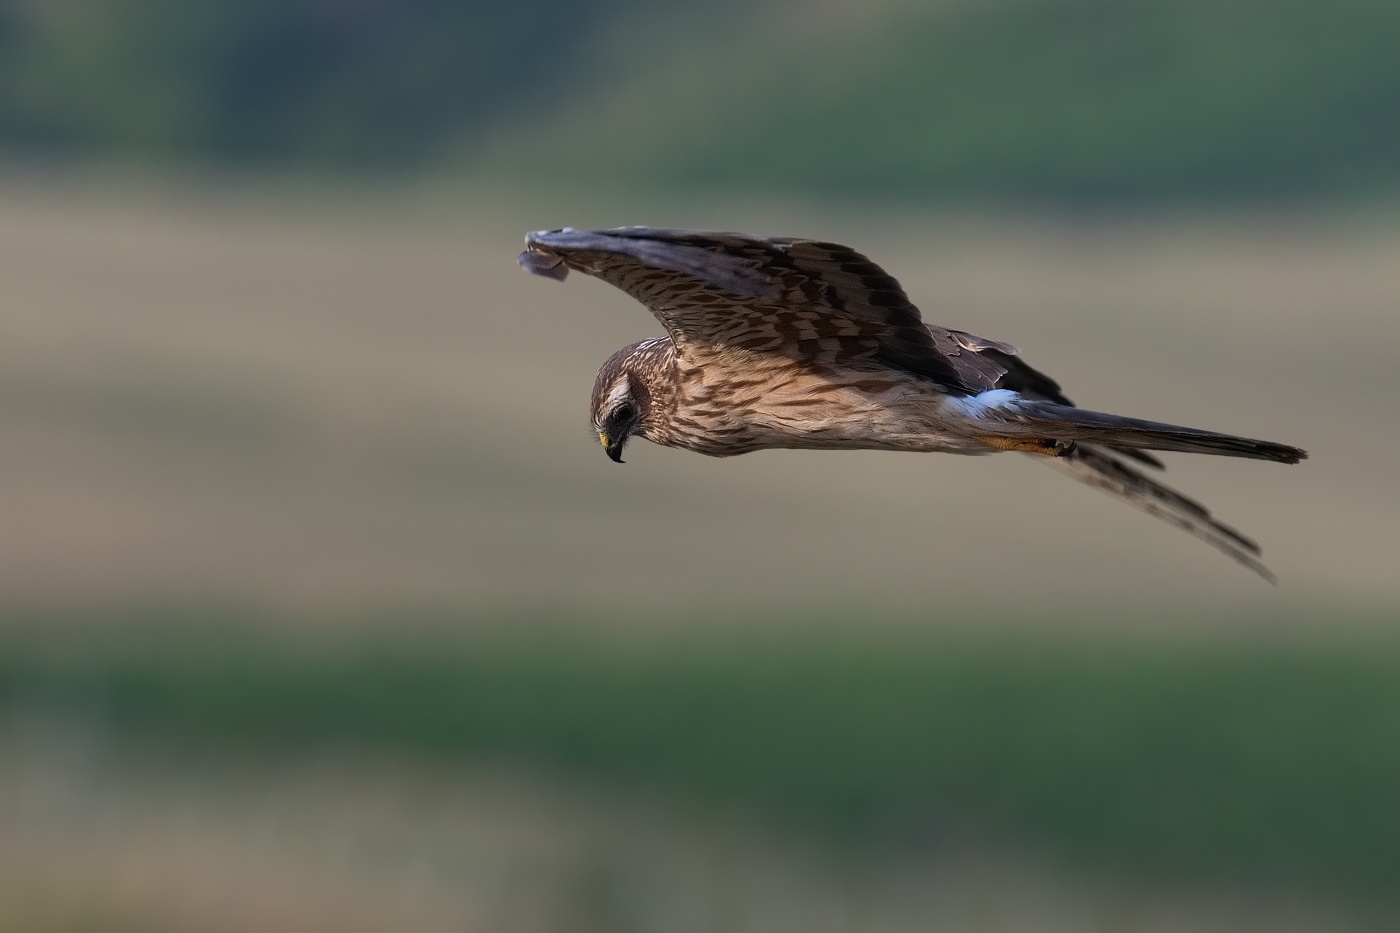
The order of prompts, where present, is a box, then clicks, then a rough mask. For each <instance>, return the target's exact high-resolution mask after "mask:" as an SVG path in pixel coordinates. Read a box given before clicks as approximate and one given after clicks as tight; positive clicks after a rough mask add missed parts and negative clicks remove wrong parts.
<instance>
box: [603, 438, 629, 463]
mask: <svg viewBox="0 0 1400 933" xmlns="http://www.w3.org/2000/svg"><path fill="white" fill-rule="evenodd" d="M598 441H599V442H600V443H601V444H602V445H603V450H605V451H607V453H608V456H609V457H611V458H612V462H613V463H621V462H622V445H623V444H624V443H626V442H627V435H626V434H623V435H622V436H621V437H609V436H608V435H606V434H599V435H598Z"/></svg>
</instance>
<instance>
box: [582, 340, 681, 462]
mask: <svg viewBox="0 0 1400 933" xmlns="http://www.w3.org/2000/svg"><path fill="white" fill-rule="evenodd" d="M657 342H658V341H647V340H644V341H642V342H641V343H635V344H632V345H631V346H629V347H623V348H622V349H621V350H618V351H617V352H616V353H614V354H613V355H612V356H610V357H609V358H608V361H607V362H606V363H604V364H603V368H602V369H600V370H598V378H597V379H596V380H594V382H593V400H592V404H591V406H590V407H591V414H592V419H593V430H594V431H596V432H597V434H598V441H599V443H601V444H602V445H603V450H605V451H607V454H608V456H609V457H611V458H612V459H613V462H615V463H621V462H622V447H623V445H624V444H626V443H627V439H628V438H629V437H631V436H632V435H634V434H639V435H641V436H642V437H648V438H649V431H648V428H649V427H650V420H649V419H650V417H651V415H652V407H653V402H654V400H655V398H656V395H657V386H656V380H657V375H658V373H657V372H656V367H655V365H654V362H655V361H654V359H653V357H654V356H655V354H654V353H649V352H647V351H648V349H649V346H648V345H649V344H653V343H657ZM668 343H669V341H668Z"/></svg>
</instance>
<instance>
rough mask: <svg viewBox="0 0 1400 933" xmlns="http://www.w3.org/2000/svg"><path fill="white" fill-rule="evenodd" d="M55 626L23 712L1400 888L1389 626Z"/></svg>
mask: <svg viewBox="0 0 1400 933" xmlns="http://www.w3.org/2000/svg"><path fill="white" fill-rule="evenodd" d="M20 631H28V632H30V633H31V634H29V635H21V634H17V633H18V632H20ZM34 631H35V630H34V629H29V628H27V627H26V628H25V629H23V630H21V629H16V628H11V629H10V633H11V634H10V635H8V636H7V637H6V639H5V643H4V646H3V651H0V703H3V704H4V706H5V707H7V708H8V709H9V710H10V711H15V710H21V709H26V710H28V709H35V708H40V709H47V710H53V709H57V710H61V711H63V712H64V713H66V714H73V715H77V716H79V717H93V718H96V719H97V720H99V721H101V722H103V723H105V724H106V725H108V726H110V727H111V728H113V729H116V730H118V731H130V732H132V733H135V734H142V735H146V736H153V737H157V738H160V739H161V740H163V741H169V742H174V743H176V744H177V745H183V744H186V743H188V744H189V745H191V746H195V747H199V746H209V745H213V746H224V745H228V744H232V745H233V746H235V747H244V748H246V747H249V746H251V747H253V748H267V749H276V750H287V749H289V748H290V749H303V748H307V747H315V746H339V745H346V744H349V745H355V746H368V747H372V748H381V749H393V750H395V751H398V752H404V751H408V752H415V753H421V754H426V755H432V756H454V757H467V758H471V759H474V760H482V761H497V762H506V763H512V764H524V765H528V766H539V767H543V768H547V769H549V770H550V771H554V772H560V773H563V774H566V775H575V776H588V777H591V778H594V779H600V780H604V781H607V782H609V783H620V784H621V785H622V786H635V787H642V788H649V789H652V790H655V791H660V792H663V793H668V794H673V795H676V796H679V797H680V798H682V799H689V800H694V801H700V802H704V803H708V804H719V805H722V806H726V807H738V808H739V809H741V810H742V811H744V812H748V813H751V814H755V815H759V816H761V817H764V818H766V819H770V820H774V821H776V822H778V823H792V824H794V825H797V826H806V827H809V828H811V829H814V830H817V831H821V832H830V833H834V834H836V835H837V838H840V839H844V840H848V841H849V840H865V841H881V840H884V841H889V840H891V839H893V840H896V841H900V842H913V843H915V844H920V845H922V844H927V843H932V844H935V845H938V844H944V843H949V844H951V843H966V842H969V841H972V842H976V843H983V842H990V843H993V844H998V843H1016V844H1030V845H1031V846H1032V847H1034V848H1039V849H1042V850H1044V851H1048V852H1051V853H1058V854H1060V855H1064V856H1067V857H1072V858H1075V859H1083V860H1087V861H1089V862H1091V863H1095V864H1101V865H1110V866H1121V867H1124V868H1127V869H1130V870H1135V871H1150V872H1168V873H1174V874H1181V875H1183V876H1189V877H1198V878H1219V879H1229V880H1255V881H1263V882H1288V883H1292V882H1300V883H1304V884H1309V885H1318V886H1321V887H1339V888H1344V889H1351V888H1361V889H1368V888H1369V889H1373V890H1377V891H1381V890H1383V889H1384V888H1385V886H1386V885H1387V884H1388V883H1390V882H1392V881H1393V880H1394V878H1395V877H1396V876H1397V872H1400V797H1397V795H1396V793H1395V788H1396V787H1397V786H1400V728H1397V725H1396V724H1397V723H1398V722H1400V651H1396V650H1395V648H1394V646H1393V645H1389V644H1386V645H1384V646H1383V647H1379V646H1378V645H1377V644H1375V643H1374V642H1372V643H1370V644H1359V643H1356V642H1355V641H1353V642H1352V643H1351V644H1349V645H1348V646H1346V647H1331V648H1323V647H1320V646H1319V645H1318V644H1317V643H1316V642H1313V641H1311V640H1310V641H1309V643H1307V644H1301V643H1300V644H1295V645H1286V646H1285V645H1276V646H1273V647H1269V648H1265V649H1260V648H1258V647H1257V646H1254V647H1250V648H1249V649H1248V650H1246V649H1245V648H1243V647H1241V646H1238V645H1229V644H1225V643H1210V644H1206V643H1203V642H1201V641H1193V642H1191V643H1190V644H1189V645H1187V644H1176V645H1167V644H1164V643H1163V642H1162V641H1161V640H1153V641H1151V642H1150V643H1149V642H1146V641H1136V642H1130V641H1117V642H1105V641H1103V640H1097V641H1084V640H1082V639H1078V640H1076V639H1070V640H1068V641H1052V640H1051V639H1049V638H1047V637H1042V636H1026V635H1024V634H1023V635H1020V636H1013V635H1011V634H1009V633H1006V632H1005V631H1003V633H1002V634H1000V635H997V636H989V637H986V638H972V637H968V636H963V637H953V636H948V635H942V636H937V637H933V636H919V637H913V636H909V635H897V634H892V633H890V632H888V631H887V632H885V633H884V634H882V635H879V636H877V637H874V638H871V639H860V640H857V639H856V638H854V637H852V636H850V635H842V636H836V635H832V636H827V637H816V638H811V637H808V638H804V639H803V640H802V646H801V647H793V645H792V644H791V643H789V642H786V641H784V640H783V639H782V638H780V637H775V636H773V635H771V634H770V635H767V636H762V637H743V636H738V635H732V634H731V635H729V636H716V635H714V633H710V634H709V635H708V636H703V637H702V636H699V635H689V636H684V637H680V636H676V637H672V638H667V639H659V640H652V641H649V642H647V643H646V644H644V645H638V644H636V642H635V640H633V641H632V642H629V643H627V644H626V645H624V643H623V641H622V640H620V639H617V638H605V639H604V640H602V641H599V640H597V636H593V637H591V638H585V637H584V636H583V634H581V633H578V632H567V633H566V632H561V631H558V630H550V631H548V632H543V631H541V630H540V629H538V628H536V629H534V632H535V634H530V635H504V634H495V635H492V636H489V637H480V638H471V639H457V638H452V639H446V640H444V639H443V638H442V637H440V636H439V637H428V636H426V635H424V636H412V637H399V638H395V639H390V638H387V637H385V636H383V635H376V636H374V637H366V638H365V639H363V640H358V641H356V640H348V641H341V640H337V641H335V642H332V643H329V644H326V643H319V642H317V641H316V640H314V639H313V640H310V641H307V640H302V641H299V642H298V643H297V644H296V645H289V644H288V642H287V640H286V639H280V638H274V637H271V636H252V635H248V634H246V633H245V634H242V635H234V634H232V632H233V629H224V630H221V632H222V634H213V635H211V634H210V631H209V629H207V628H200V629H196V630H191V631H189V632H186V633H184V634H180V633H179V632H178V631H177V630H176V629H175V628H174V627H165V626H163V627H161V628H160V629H159V631H158V632H153V631H151V630H147V631H145V632H144V633H142V634H137V635H133V634H132V632H131V630H130V628H127V627H122V626H116V627H112V628H110V629H108V631H110V632H112V633H113V634H111V635H95V634H93V632H94V630H92V629H85V630H84V631H85V634H84V635H83V636H82V645H81V647H79V646H78V644H77V642H75V641H70V640H68V639H67V638H65V639H63V640H55V639H53V638H51V637H39V636H37V635H34V634H32V633H33V632H34ZM69 631H70V633H71V632H72V631H73V630H71V629H70V630H69ZM119 631H121V632H123V634H121V635H117V634H115V633H116V632H119ZM195 631H197V632H198V634H194V633H193V632H195ZM313 647H314V650H309V649H311V648H313Z"/></svg>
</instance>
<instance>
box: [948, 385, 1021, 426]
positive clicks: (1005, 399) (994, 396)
mask: <svg viewBox="0 0 1400 933" xmlns="http://www.w3.org/2000/svg"><path fill="white" fill-rule="evenodd" d="M1019 401H1021V395H1020V393H1019V392H1012V391H1011V390H1010V389H988V390H987V391H986V392H980V393H978V394H977V395H969V396H967V397H965V398H958V397H955V396H950V397H949V398H948V405H949V406H950V407H951V408H952V409H953V410H954V411H956V412H957V413H958V414H960V415H962V416H963V417H964V418H970V419H972V420H974V421H975V420H977V419H979V418H983V417H985V416H987V415H988V414H990V413H991V412H993V411H1005V410H1006V409H1008V408H1014V407H1015V406H1016V403H1017V402H1019Z"/></svg>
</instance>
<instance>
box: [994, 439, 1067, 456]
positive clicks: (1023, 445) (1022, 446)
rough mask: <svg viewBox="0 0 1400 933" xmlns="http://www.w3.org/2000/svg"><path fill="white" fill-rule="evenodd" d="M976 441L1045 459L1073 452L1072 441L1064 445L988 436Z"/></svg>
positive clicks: (1061, 442)
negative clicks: (1040, 456) (1037, 455)
mask: <svg viewBox="0 0 1400 933" xmlns="http://www.w3.org/2000/svg"><path fill="white" fill-rule="evenodd" d="M977 439H978V440H979V441H981V442H982V443H984V444H986V445H987V446H988V447H995V448H996V449H997V450H1014V451H1016V452H1018V453H1023V454H1040V455H1042V456H1045V457H1063V456H1064V455H1065V454H1067V453H1069V452H1070V451H1071V450H1074V441H1069V442H1067V443H1066V442H1063V441H1056V440H1051V439H1049V438H1044V437H996V436H994V435H990V434H988V435H983V436H981V437H979V438H977Z"/></svg>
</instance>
